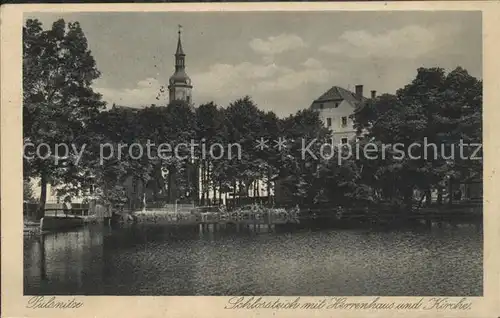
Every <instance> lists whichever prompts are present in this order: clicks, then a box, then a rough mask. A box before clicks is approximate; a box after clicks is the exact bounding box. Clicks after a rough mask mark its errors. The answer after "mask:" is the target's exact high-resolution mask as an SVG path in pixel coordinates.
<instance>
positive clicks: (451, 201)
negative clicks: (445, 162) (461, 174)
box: [448, 178, 453, 205]
mask: <svg viewBox="0 0 500 318" xmlns="http://www.w3.org/2000/svg"><path fill="white" fill-rule="evenodd" d="M448 197H449V200H448V204H449V205H452V204H453V179H452V178H450V180H449V181H448Z"/></svg>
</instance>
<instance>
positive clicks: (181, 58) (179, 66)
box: [175, 24, 186, 72]
mask: <svg viewBox="0 0 500 318" xmlns="http://www.w3.org/2000/svg"><path fill="white" fill-rule="evenodd" d="M181 29H182V25H180V24H179V31H178V32H177V33H178V34H179V36H178V38H177V51H175V71H176V72H178V71H181V70H184V67H185V57H186V54H184V50H183V49H182V41H181Z"/></svg>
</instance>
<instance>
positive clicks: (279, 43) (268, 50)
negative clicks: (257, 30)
mask: <svg viewBox="0 0 500 318" xmlns="http://www.w3.org/2000/svg"><path fill="white" fill-rule="evenodd" d="M305 46H306V44H305V42H304V41H303V40H302V38H301V37H299V36H297V35H295V34H280V35H278V36H270V37H268V38H267V39H265V40H263V39H257V38H255V39H253V40H252V41H250V48H252V50H254V51H255V52H257V53H259V54H262V55H275V54H279V53H283V52H286V51H290V50H296V49H299V48H302V47H305Z"/></svg>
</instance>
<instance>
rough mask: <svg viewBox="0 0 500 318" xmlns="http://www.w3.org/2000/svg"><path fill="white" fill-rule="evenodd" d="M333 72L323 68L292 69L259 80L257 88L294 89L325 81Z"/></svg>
mask: <svg viewBox="0 0 500 318" xmlns="http://www.w3.org/2000/svg"><path fill="white" fill-rule="evenodd" d="M334 74H335V73H334V72H332V71H328V70H325V69H303V70H293V71H289V72H286V73H285V74H283V75H281V76H279V77H277V78H275V79H272V80H266V81H263V82H260V83H259V84H258V85H257V89H258V90H262V91H283V90H285V91H286V90H294V89H298V88H300V87H301V86H305V85H307V84H323V83H327V82H328V80H329V79H331V78H332V77H333V76H334Z"/></svg>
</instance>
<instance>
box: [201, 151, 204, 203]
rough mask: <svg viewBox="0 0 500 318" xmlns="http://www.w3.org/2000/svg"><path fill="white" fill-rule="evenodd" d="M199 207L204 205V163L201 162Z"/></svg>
mask: <svg viewBox="0 0 500 318" xmlns="http://www.w3.org/2000/svg"><path fill="white" fill-rule="evenodd" d="M200 166H201V169H200V170H201V171H200V174H201V189H200V192H201V205H205V161H204V160H203V161H201V165H200Z"/></svg>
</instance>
